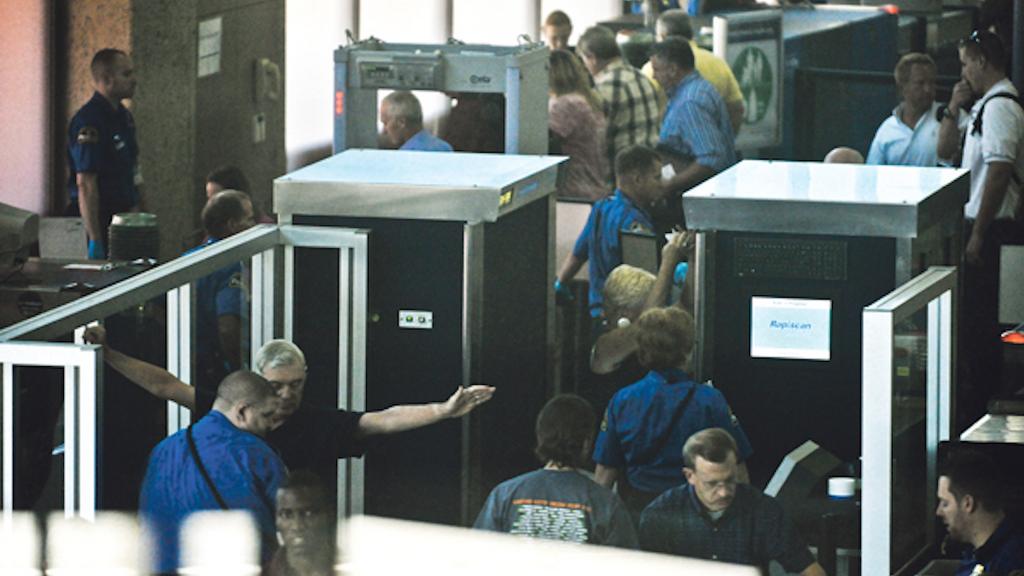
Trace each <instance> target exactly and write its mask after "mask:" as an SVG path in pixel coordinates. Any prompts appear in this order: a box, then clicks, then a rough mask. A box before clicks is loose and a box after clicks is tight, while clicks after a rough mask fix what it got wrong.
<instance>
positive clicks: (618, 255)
mask: <svg viewBox="0 0 1024 576" xmlns="http://www.w3.org/2000/svg"><path fill="white" fill-rule="evenodd" d="M615 174H616V177H615V184H616V190H615V194H613V195H612V196H610V197H608V198H605V199H603V200H599V201H598V202H597V203H595V204H594V207H593V208H592V209H591V211H590V217H589V218H588V219H587V224H586V226H584V228H583V231H582V232H580V235H579V238H577V239H576V245H575V246H574V247H573V249H572V253H571V254H569V257H568V258H566V259H565V261H564V262H563V263H562V267H561V268H560V269H559V271H558V277H557V278H556V279H555V293H556V295H557V296H559V297H560V298H565V297H567V295H568V287H567V284H568V283H569V281H570V280H572V278H573V276H575V275H576V273H577V272H579V271H580V268H582V267H583V265H584V264H586V263H587V262H589V263H590V268H589V272H590V297H589V298H590V315H591V317H592V318H593V319H594V320H595V322H597V321H599V320H600V318H601V315H602V312H603V307H602V300H603V293H604V283H605V280H607V278H608V275H609V274H611V272H612V270H614V269H615V267H616V266H618V265H619V264H622V246H621V244H620V242H619V233H620V232H622V231H623V230H625V231H627V232H644V233H649V234H653V233H654V224H653V223H652V222H651V217H650V212H649V210H650V207H651V206H652V204H653V203H654V202H655V201H656V200H658V198H659V197H660V194H661V162H660V160H659V159H658V154H657V152H655V151H654V150H653V149H651V148H648V147H647V146H642V145H633V146H629V147H627V148H625V149H623V150H622V151H621V152H619V154H618V156H616V157H615Z"/></svg>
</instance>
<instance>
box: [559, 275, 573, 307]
mask: <svg viewBox="0 0 1024 576" xmlns="http://www.w3.org/2000/svg"><path fill="white" fill-rule="evenodd" d="M573 300H575V298H573V297H572V291H570V290H569V287H568V286H566V285H565V284H562V283H561V282H560V281H559V280H558V279H557V278H556V279H555V302H558V303H559V304H568V303H570V302H572V301H573Z"/></svg>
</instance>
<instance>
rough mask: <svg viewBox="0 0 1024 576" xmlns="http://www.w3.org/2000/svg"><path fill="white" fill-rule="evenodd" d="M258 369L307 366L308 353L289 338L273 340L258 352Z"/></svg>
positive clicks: (259, 370)
mask: <svg viewBox="0 0 1024 576" xmlns="http://www.w3.org/2000/svg"><path fill="white" fill-rule="evenodd" d="M255 364H256V371H257V372H259V373H260V374H262V373H263V371H264V370H267V369H272V368H281V367H284V366H301V367H303V368H305V367H306V355H305V354H303V353H302V350H299V347H298V346H296V345H295V344H292V343H291V342H289V341H288V340H271V341H270V342H267V343H266V344H264V345H263V347H262V348H260V349H259V351H258V352H256V363H255Z"/></svg>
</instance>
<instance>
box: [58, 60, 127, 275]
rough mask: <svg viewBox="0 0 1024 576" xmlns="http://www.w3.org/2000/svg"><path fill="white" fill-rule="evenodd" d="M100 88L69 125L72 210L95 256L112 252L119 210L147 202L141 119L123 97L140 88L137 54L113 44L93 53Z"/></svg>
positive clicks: (69, 185)
mask: <svg viewBox="0 0 1024 576" xmlns="http://www.w3.org/2000/svg"><path fill="white" fill-rule="evenodd" d="M90 68H91V72H92V77H93V82H94V83H95V87H96V92H95V93H94V94H93V96H92V99H91V100H89V102H87V103H86V104H85V106H82V108H81V109H80V110H79V111H78V112H77V113H76V114H75V115H74V116H73V117H72V118H71V124H70V125H69V126H68V150H67V152H68V166H69V168H70V170H69V172H70V176H69V177H68V192H69V194H70V197H71V203H70V204H69V205H68V208H67V211H66V214H67V215H68V216H81V217H82V221H83V222H84V224H85V231H86V234H87V235H88V237H89V257H90V258H94V259H102V258H105V257H106V253H107V252H106V245H107V227H108V226H110V221H111V219H112V218H113V216H114V214H117V213H118V212H127V211H133V210H138V209H140V208H141V207H142V205H143V202H142V176H141V172H140V171H139V164H138V157H139V147H138V144H137V143H136V141H135V121H134V120H133V119H132V114H131V112H129V111H128V109H127V108H125V107H124V105H123V104H121V100H124V99H125V98H131V97H132V96H133V95H134V94H135V76H134V73H133V70H132V60H131V58H129V57H128V55H127V54H125V53H124V52H122V51H120V50H116V49H113V48H106V49H103V50H100V51H99V52H97V53H96V55H95V56H94V57H93V59H92V64H91V67H90Z"/></svg>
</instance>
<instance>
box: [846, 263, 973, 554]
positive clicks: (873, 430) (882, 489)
mask: <svg viewBox="0 0 1024 576" xmlns="http://www.w3.org/2000/svg"><path fill="white" fill-rule="evenodd" d="M956 293H957V271H956V268H952V267H933V268H929V269H928V270H927V271H925V272H924V273H922V274H920V275H919V276H917V277H916V278H914V279H912V280H910V281H909V282H907V283H906V284H904V285H903V286H900V287H899V288H897V289H896V290H894V291H893V292H891V293H889V294H888V295H886V296H884V297H883V298H881V299H880V300H878V301H877V302H875V303H873V304H871V305H870V306H868V307H866V308H864V313H863V322H864V332H863V334H864V336H863V356H862V366H863V372H862V377H863V390H862V398H863V400H862V402H863V404H862V408H863V416H862V432H861V434H862V443H861V445H862V454H863V460H862V463H863V471H862V508H861V550H862V561H863V564H862V567H863V568H862V572H863V573H864V574H892V573H894V572H896V571H897V569H899V568H900V566H895V567H893V566H892V561H893V559H892V556H893V550H892V539H893V535H894V530H893V528H894V527H893V522H894V511H893V493H894V490H893V481H894V479H895V478H894V440H895V439H896V435H897V434H899V433H900V432H901V430H898V429H897V428H898V427H897V426H896V425H895V424H894V418H893V417H894V404H895V401H894V394H895V393H896V390H895V387H894V381H895V379H896V376H897V369H896V365H895V363H896V351H895V349H896V347H897V341H896V333H897V331H898V327H899V325H900V324H901V323H903V322H905V321H907V320H910V319H911V318H912V317H914V316H915V315H917V314H918V313H924V312H925V310H926V311H927V345H926V346H927V347H926V368H925V382H924V383H925V386H924V405H923V412H924V421H923V425H924V442H925V446H924V447H923V453H924V455H925V459H926V462H925V463H924V464H925V467H926V472H925V477H926V478H927V485H926V486H924V487H921V486H917V487H916V490H921V489H922V488H923V489H924V490H925V491H926V493H927V494H928V496H927V497H926V498H925V504H924V506H925V508H926V509H924V510H919V511H915V513H921V514H922V515H923V517H924V518H927V517H928V515H929V514H930V513H931V510H933V509H934V507H935V496H934V494H935V485H936V458H937V451H938V445H939V442H941V441H943V440H948V439H949V437H950V434H951V432H952V422H953V399H952V386H953V374H954V370H955V369H956V356H955V351H956V326H955V321H956V320H955V318H956V315H955V309H954V306H955V302H956ZM917 423H920V422H917ZM917 423H915V424H917ZM917 448H921V447H917ZM924 524H925V526H926V528H924V530H925V531H926V535H925V545H927V543H928V542H930V541H931V540H932V537H933V534H932V532H933V531H934V523H933V522H931V523H929V522H925V523H924ZM920 525H921V524H920V523H919V524H918V526H920ZM910 560H911V558H905V559H902V560H901V564H903V563H906V562H907V561H910Z"/></svg>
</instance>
